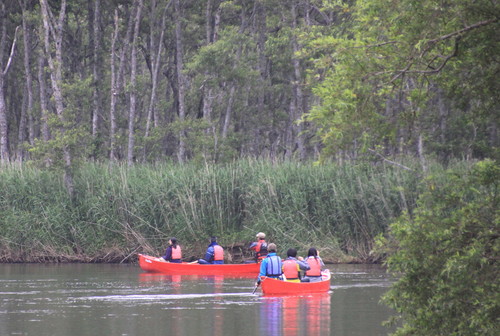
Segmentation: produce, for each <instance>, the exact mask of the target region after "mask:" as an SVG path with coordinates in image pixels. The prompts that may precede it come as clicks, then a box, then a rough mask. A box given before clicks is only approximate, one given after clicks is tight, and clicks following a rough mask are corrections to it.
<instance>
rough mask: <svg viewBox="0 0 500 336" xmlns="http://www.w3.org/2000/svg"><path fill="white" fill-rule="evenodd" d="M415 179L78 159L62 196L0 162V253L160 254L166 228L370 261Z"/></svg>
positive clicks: (29, 173) (45, 257) (49, 180)
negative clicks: (262, 237)
mask: <svg viewBox="0 0 500 336" xmlns="http://www.w3.org/2000/svg"><path fill="white" fill-rule="evenodd" d="M433 169H438V170H439V169H443V168H442V167H441V166H439V165H435V166H434V168H433ZM421 178H422V177H421V176H420V175H419V174H418V173H416V172H415V171H408V170H403V169H400V168H398V167H395V166H388V165H377V166H373V165H343V166H337V165H334V164H331V165H322V166H316V165H313V164H303V163H293V162H286V163H280V164H272V163H269V162H263V161H252V160H246V161H239V162H235V163H232V164H227V165H223V166H219V165H209V166H197V165H194V164H193V165H189V164H188V165H182V166H180V165H174V164H161V165H154V166H152V165H136V166H134V167H127V166H125V165H113V166H109V165H105V164H97V163H93V164H91V163H86V164H84V165H83V166H81V167H80V168H79V169H77V170H76V171H75V190H76V197H75V198H74V199H73V200H72V199H70V198H69V197H68V195H67V193H66V191H65V189H64V185H63V182H62V177H61V174H60V173H58V172H55V171H50V170H40V169H36V168H32V167H29V166H21V167H19V166H12V167H3V168H1V169H0V261H4V262H18V261H86V262H122V261H128V260H134V259H135V256H136V254H137V253H139V252H143V253H149V254H159V253H162V252H163V249H164V247H165V245H166V242H167V241H168V239H169V237H172V236H175V237H177V238H178V239H179V240H180V242H181V244H182V245H183V246H184V250H185V254H186V256H188V257H189V256H192V257H193V258H194V257H195V256H196V255H197V256H198V257H199V256H200V255H199V254H200V253H202V251H203V249H204V248H205V245H206V241H207V239H208V238H209V237H210V236H212V235H216V236H218V237H219V240H220V242H221V243H222V245H224V246H226V247H228V251H229V252H231V251H233V250H234V249H236V248H238V249H240V252H241V251H243V252H246V250H245V248H244V247H245V246H246V244H249V243H250V241H252V240H253V237H255V233H256V232H259V231H263V232H266V234H267V235H268V241H272V242H275V243H277V244H278V247H279V250H280V253H281V254H283V253H285V251H286V249H288V248H289V247H295V248H298V249H299V252H300V253H301V254H304V253H305V252H306V251H307V249H308V248H309V247H310V246H316V247H317V248H319V249H320V250H321V251H322V256H323V257H324V258H325V259H327V260H330V261H337V262H341V261H356V260H357V261H370V260H371V259H370V258H371V256H370V251H371V247H372V243H373V240H374V237H375V236H376V235H378V234H380V233H382V232H384V230H385V229H386V228H387V226H388V224H389V223H390V222H391V221H392V220H393V219H394V218H395V217H396V216H398V215H399V214H401V212H402V211H405V210H406V211H411V210H412V209H413V207H414V205H415V202H416V198H417V196H418V192H419V191H418V190H419V183H420V181H421ZM231 247H232V248H233V249H231ZM242 247H243V248H242ZM243 254H245V253H243ZM229 257H231V256H229Z"/></svg>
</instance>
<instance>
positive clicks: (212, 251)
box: [198, 237, 224, 265]
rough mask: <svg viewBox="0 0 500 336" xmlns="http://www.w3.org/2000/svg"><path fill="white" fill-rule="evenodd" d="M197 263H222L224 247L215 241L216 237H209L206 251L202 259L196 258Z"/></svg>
mask: <svg viewBox="0 0 500 336" xmlns="http://www.w3.org/2000/svg"><path fill="white" fill-rule="evenodd" d="M198 263H199V264H202V265H206V264H223V263H224V249H223V248H222V246H220V245H219V244H218V243H217V237H212V238H211V239H210V245H208V248H207V252H205V256H204V257H203V258H202V259H199V260H198Z"/></svg>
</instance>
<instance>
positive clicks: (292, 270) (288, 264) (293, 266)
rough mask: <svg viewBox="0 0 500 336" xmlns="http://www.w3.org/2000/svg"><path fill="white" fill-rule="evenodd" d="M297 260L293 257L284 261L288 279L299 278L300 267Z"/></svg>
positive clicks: (285, 273) (284, 271) (284, 269)
mask: <svg viewBox="0 0 500 336" xmlns="http://www.w3.org/2000/svg"><path fill="white" fill-rule="evenodd" d="M298 267H299V266H298V265H297V261H295V260H293V259H287V260H285V261H283V274H284V275H285V277H286V279H287V280H294V279H298V278H299V269H298Z"/></svg>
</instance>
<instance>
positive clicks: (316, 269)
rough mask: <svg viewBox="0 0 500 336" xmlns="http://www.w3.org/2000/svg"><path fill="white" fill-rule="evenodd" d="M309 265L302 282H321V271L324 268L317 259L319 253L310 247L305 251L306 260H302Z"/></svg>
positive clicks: (321, 262)
mask: <svg viewBox="0 0 500 336" xmlns="http://www.w3.org/2000/svg"><path fill="white" fill-rule="evenodd" d="M304 261H305V262H306V263H307V264H308V265H309V270H308V271H306V276H305V277H304V279H302V281H304V280H305V281H309V282H318V281H321V270H322V269H323V268H324V267H325V264H324V263H323V260H321V258H320V257H319V252H318V250H316V248H314V247H311V248H310V249H309V251H307V258H306V259H305V260H304Z"/></svg>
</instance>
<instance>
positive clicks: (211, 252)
mask: <svg viewBox="0 0 500 336" xmlns="http://www.w3.org/2000/svg"><path fill="white" fill-rule="evenodd" d="M203 259H205V260H206V261H208V262H212V261H213V260H214V247H213V246H210V247H208V248H207V252H206V253H205V257H203Z"/></svg>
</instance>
